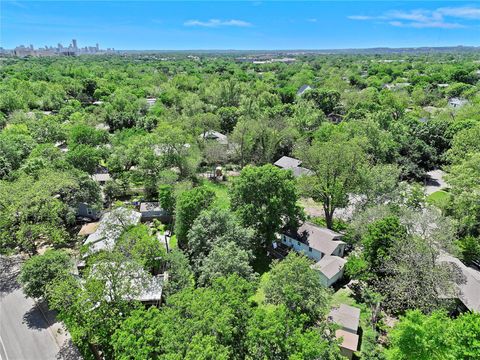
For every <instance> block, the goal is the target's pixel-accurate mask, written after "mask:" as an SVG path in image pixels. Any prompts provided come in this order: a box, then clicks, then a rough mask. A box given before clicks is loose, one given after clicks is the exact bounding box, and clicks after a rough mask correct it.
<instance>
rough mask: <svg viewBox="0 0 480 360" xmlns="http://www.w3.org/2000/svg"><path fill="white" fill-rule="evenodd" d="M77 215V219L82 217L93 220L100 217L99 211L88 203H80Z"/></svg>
mask: <svg viewBox="0 0 480 360" xmlns="http://www.w3.org/2000/svg"><path fill="white" fill-rule="evenodd" d="M76 217H77V219H78V218H80V219H85V220H87V221H92V220H97V219H98V218H99V213H98V212H97V210H95V209H94V208H92V207H90V206H88V204H85V203H78V205H77V213H76Z"/></svg>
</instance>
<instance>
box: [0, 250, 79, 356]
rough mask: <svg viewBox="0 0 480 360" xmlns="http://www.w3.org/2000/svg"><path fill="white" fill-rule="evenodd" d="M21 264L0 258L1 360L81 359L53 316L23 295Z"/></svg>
mask: <svg viewBox="0 0 480 360" xmlns="http://www.w3.org/2000/svg"><path fill="white" fill-rule="evenodd" d="M21 261H22V259H21V258H20V257H4V256H0V360H30V359H32V360H50V359H54V360H55V359H59V360H60V359H65V360H74V359H81V357H80V355H79V354H78V351H77V350H76V348H75V347H74V346H73V345H72V344H71V342H70V339H69V337H68V334H65V332H64V331H63V329H62V326H61V324H60V323H58V322H56V321H55V317H54V315H53V313H51V312H48V311H47V309H45V308H44V307H42V310H43V312H42V311H41V310H40V308H39V306H38V305H37V304H36V303H35V302H34V301H33V300H32V299H30V298H26V297H25V295H24V294H23V292H22V289H21V287H20V286H19V284H18V283H17V281H16V277H17V275H18V271H19V267H20V264H21ZM47 319H48V320H47Z"/></svg>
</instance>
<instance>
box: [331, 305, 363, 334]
mask: <svg viewBox="0 0 480 360" xmlns="http://www.w3.org/2000/svg"><path fill="white" fill-rule="evenodd" d="M328 319H329V320H330V321H333V322H334V323H335V324H338V325H340V326H341V327H342V329H343V330H345V331H348V332H351V333H353V334H356V333H357V331H358V324H359V323H360V309H359V308H356V307H353V306H350V305H347V304H340V306H339V307H337V308H333V309H332V310H331V311H330V314H328Z"/></svg>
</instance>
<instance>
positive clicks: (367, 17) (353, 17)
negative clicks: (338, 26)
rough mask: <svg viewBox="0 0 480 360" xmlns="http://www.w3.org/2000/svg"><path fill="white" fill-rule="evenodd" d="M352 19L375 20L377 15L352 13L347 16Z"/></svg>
mask: <svg viewBox="0 0 480 360" xmlns="http://www.w3.org/2000/svg"><path fill="white" fill-rule="evenodd" d="M347 18H349V19H350V20H373V19H376V18H377V17H375V16H364V15H351V16H347Z"/></svg>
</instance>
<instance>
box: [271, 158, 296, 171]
mask: <svg viewBox="0 0 480 360" xmlns="http://www.w3.org/2000/svg"><path fill="white" fill-rule="evenodd" d="M273 165H275V166H278V167H280V168H282V169H293V168H296V167H299V166H300V165H302V161H301V160H298V159H295V158H292V157H289V156H282V157H281V158H280V159H278V160H277V161H276V162H275V163H274V164H273Z"/></svg>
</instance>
